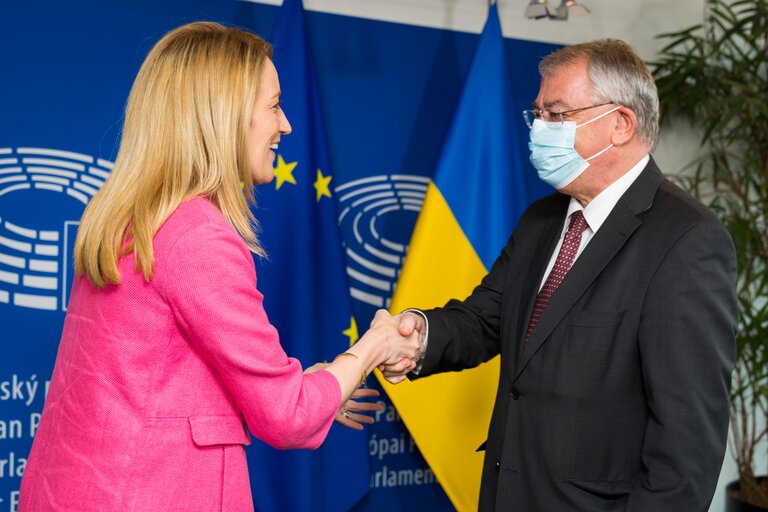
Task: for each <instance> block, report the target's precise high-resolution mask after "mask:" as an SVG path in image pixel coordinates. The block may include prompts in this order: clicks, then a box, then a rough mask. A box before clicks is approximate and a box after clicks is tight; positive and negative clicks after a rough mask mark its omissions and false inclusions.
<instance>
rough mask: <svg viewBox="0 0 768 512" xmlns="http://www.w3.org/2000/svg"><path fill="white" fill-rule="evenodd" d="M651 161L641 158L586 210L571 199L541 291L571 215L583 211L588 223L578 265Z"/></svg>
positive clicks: (580, 247)
mask: <svg viewBox="0 0 768 512" xmlns="http://www.w3.org/2000/svg"><path fill="white" fill-rule="evenodd" d="M650 159H651V157H650V156H649V155H645V156H644V157H643V158H641V159H640V161H639V162H637V163H636V164H635V165H634V166H633V167H632V168H631V169H630V170H629V171H627V172H626V173H624V175H623V176H622V177H621V178H619V179H617V180H616V181H614V182H613V183H611V184H610V185H609V186H608V187H606V189H605V190H603V191H602V192H600V193H599V194H598V195H596V196H595V198H594V199H592V201H590V202H589V204H587V206H586V208H585V207H583V206H581V203H580V202H579V201H578V199H576V198H575V197H571V202H570V204H569V205H568V212H567V213H566V215H565V221H564V222H563V229H562V231H560V239H559V240H558V241H557V246H555V250H554V251H552V255H551V256H550V257H549V264H548V265H547V269H546V270H545V271H544V276H543V277H542V278H541V283H539V290H541V288H542V287H543V286H544V283H545V282H546V280H547V277H548V276H549V273H550V272H552V267H554V266H555V260H557V255H558V253H559V252H560V247H561V246H562V245H563V239H564V238H565V232H566V231H568V224H569V223H570V221H569V219H570V218H571V215H572V214H573V213H574V212H576V211H578V210H581V212H582V214H583V215H584V220H586V221H587V229H585V230H584V232H583V233H582V234H581V244H579V249H578V251H576V256H574V258H573V263H576V260H577V259H578V257H579V255H581V253H582V252H584V248H585V247H586V246H587V244H588V243H589V242H590V240H592V237H594V236H595V233H597V230H598V229H600V226H602V225H603V222H605V219H607V218H608V215H610V214H611V212H612V211H613V207H614V206H616V203H618V202H619V199H621V196H623V195H624V192H626V191H627V189H628V188H629V187H630V186H631V185H632V184H633V183H634V182H635V180H636V179H637V177H638V176H640V173H641V172H643V169H645V166H646V165H647V164H648V160H650ZM571 265H573V264H571Z"/></svg>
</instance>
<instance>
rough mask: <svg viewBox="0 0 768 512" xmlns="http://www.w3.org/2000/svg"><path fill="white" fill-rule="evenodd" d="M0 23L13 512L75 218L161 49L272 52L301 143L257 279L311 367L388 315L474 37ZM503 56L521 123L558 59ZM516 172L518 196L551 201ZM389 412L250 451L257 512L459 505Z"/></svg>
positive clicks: (236, 10) (30, 8) (0, 405)
mask: <svg viewBox="0 0 768 512" xmlns="http://www.w3.org/2000/svg"><path fill="white" fill-rule="evenodd" d="M502 9H503V6H502ZM0 16H2V19H3V30H2V31H0V63H1V64H2V80H0V512H15V511H16V500H17V499H18V488H19V483H20V478H21V475H22V473H23V471H24V467H25V463H26V455H27V453H28V451H29V448H30V446H31V442H32V439H33V436H34V433H35V429H36V426H37V423H38V421H39V413H40V411H41V409H42V405H43V401H44V398H45V392H46V383H47V380H48V379H49V377H50V374H51V370H52V367H53V362H54V359H55V356H56V349H57V346H58V342H59V337H60V334H61V328H62V323H63V319H64V315H65V313H66V305H67V294H68V291H69V286H70V282H71V277H72V263H71V255H72V244H73V242H74V237H75V236H76V233H77V227H78V222H79V218H80V216H81V215H82V211H83V207H84V203H85V202H87V201H88V199H89V198H90V197H91V196H92V195H93V193H95V191H96V190H98V188H99V186H100V185H101V183H103V181H104V180H105V179H106V178H107V177H108V175H109V172H110V170H111V163H110V162H111V161H112V160H113V159H114V156H115V153H116V147H117V143H118V141H119V133H120V126H121V122H122V110H123V106H124V104H125V100H126V97H127V95H128V91H129V89H130V86H131V83H132V82H133V79H134V77H135V75H136V73H137V71H138V69H139V66H140V65H141V62H142V61H143V60H144V57H145V56H146V54H147V52H148V51H149V49H150V48H151V47H152V45H154V43H155V42H156V41H157V40H158V39H159V38H160V37H161V36H162V35H163V34H165V33H166V32H167V31H168V30H170V29H172V28H174V27H177V26H179V25H182V24H184V23H188V22H191V21H198V20H212V21H219V22H223V23H227V24H232V23H234V24H237V25H240V26H243V27H245V28H248V29H251V30H253V31H254V32H256V33H258V34H260V35H262V36H263V37H265V39H267V40H269V41H272V42H274V44H275V61H276V65H277V68H278V71H279V74H280V79H281V85H282V89H283V99H284V101H285V112H286V113H287V115H288V118H289V119H290V121H291V122H292V123H293V128H294V133H293V134H292V135H289V136H287V137H285V138H284V139H283V140H282V142H281V144H280V148H279V150H278V157H279V158H278V159H277V164H278V168H277V169H276V178H275V181H274V182H273V183H271V184H269V185H266V186H264V187H260V188H259V189H257V200H258V202H259V208H258V210H257V212H256V215H257V218H259V219H260V221H261V223H262V228H263V229H262V234H261V236H262V240H263V241H264V245H265V247H266V249H267V251H268V253H269V260H267V261H259V262H257V272H258V278H259V287H260V288H261V289H262V291H263V292H264V293H265V307H266V308H267V311H268V313H269V315H270V319H271V320H272V321H273V322H274V323H275V324H276V325H277V327H278V329H279V331H280V335H281V340H282V342H283V344H284V345H285V348H286V352H287V353H288V354H289V355H290V356H295V357H298V358H299V359H301V361H302V363H303V364H305V365H309V364H312V363H314V362H316V361H318V360H323V359H329V358H331V357H333V355H335V354H336V353H338V352H340V351H342V350H343V349H344V348H345V347H346V346H347V345H348V343H349V342H350V339H352V338H354V337H355V332H354V331H355V329H354V328H350V327H351V318H352V316H354V317H355V318H356V320H357V326H359V328H360V331H361V332H362V331H363V330H364V327H365V326H367V325H368V323H369V321H370V319H371V317H372V315H373V312H374V311H375V310H376V309H377V308H378V307H386V305H387V304H388V301H389V299H390V297H391V295H392V291H393V287H394V283H395V282H396V281H397V275H398V273H399V271H400V267H401V265H402V261H403V256H404V254H405V250H406V248H407V246H408V244H409V241H410V234H411V230H412V228H413V224H414V222H415V220H416V217H417V215H418V211H419V209H420V206H421V201H422V198H423V193H424V192H423V191H424V189H425V185H424V184H425V183H426V180H427V179H428V178H429V177H430V176H431V175H432V173H433V172H434V169H435V166H436V162H437V159H438V156H439V153H440V148H441V147H442V145H443V142H444V139H445V136H446V133H447V131H448V128H449V124H450V120H451V116H452V114H453V112H455V110H456V103H457V101H458V97H459V94H460V92H461V87H462V84H463V83H464V81H465V78H466V75H467V72H468V70H469V66H470V63H471V60H472V57H473V55H474V54H475V49H476V47H477V44H478V41H479V37H478V35H476V34H467V33H461V32H453V31H447V30H437V29H431V28H425V27H419V26H410V25H403V24H397V23H386V22H382V21H373V20H366V19H360V18H353V17H349V16H340V15H334V14H327V13H320V12H312V11H307V12H303V11H302V10H301V5H300V3H299V2H298V1H295V0H291V1H290V2H286V5H285V6H283V7H277V6H274V5H266V4H260V3H253V2H246V1H240V0H227V1H221V0H183V1H182V0H167V1H164V2H155V1H150V0H132V1H131V2H59V1H54V0H40V1H36V2H6V3H4V4H3V5H2V6H0ZM292 16H293V18H292ZM297 16H298V17H297ZM302 16H303V21H302ZM278 17H279V18H280V20H279V21H278ZM504 44H505V46H506V52H505V53H506V55H507V56H514V59H513V60H512V59H511V58H509V57H508V64H509V69H510V76H511V90H510V91H509V92H508V94H509V98H510V100H511V103H512V105H511V108H512V109H513V110H514V111H520V110H522V109H524V108H528V107H529V105H530V101H531V99H532V98H534V97H535V95H536V88H537V85H538V78H537V70H536V64H537V62H538V60H539V59H540V57H541V56H543V55H545V54H547V53H549V52H550V51H551V49H552V48H553V47H552V46H551V45H546V44H540V43H532V42H526V41H519V40H512V39H505V40H504ZM313 65H314V67H315V69H314V73H313V71H312V66H313ZM313 76H314V78H313ZM321 111H322V113H323V115H322V116H321V115H320V112H321ZM323 134H325V136H326V137H325V140H323ZM526 137H527V131H526V130H520V132H519V133H518V134H517V138H518V140H510V141H509V142H508V143H509V144H515V145H518V146H519V147H521V148H525V147H526V142H527V140H526ZM326 148H327V150H326ZM523 168H524V172H523V179H524V182H525V187H526V192H525V196H526V197H538V196H540V195H542V194H543V193H545V192H546V190H547V189H546V187H544V186H543V185H542V184H541V183H540V182H539V181H538V180H537V178H536V174H535V171H534V170H533V169H531V168H530V166H529V164H528V163H527V162H523ZM294 182H295V183H294ZM278 186H279V189H278ZM337 223H338V224H340V228H341V233H340V234H339V228H338V227H337ZM339 237H340V238H341V240H339ZM340 243H341V248H340V245H339V244H340ZM347 287H348V288H349V289H351V290H352V292H351V295H350V294H348V293H345V291H344V290H345V288H347ZM350 297H351V306H350ZM328 305H331V306H333V307H331V308H328V307H326V306H328ZM350 307H351V310H350ZM345 331H346V332H345ZM370 380H372V379H370ZM370 385H374V386H375V383H373V382H371V383H370ZM381 401H382V403H383V404H384V405H385V406H386V410H385V411H384V412H383V413H381V414H377V415H376V418H377V420H378V422H377V423H376V424H375V425H373V426H371V427H369V428H367V429H366V431H365V432H363V433H360V432H352V431H347V430H346V429H344V428H343V427H341V426H339V425H334V427H333V428H332V429H331V434H330V437H329V439H328V442H327V445H326V446H325V447H323V448H322V449H321V450H320V451H317V452H314V453H309V452H299V453H290V454H288V453H285V454H283V453H280V454H276V453H274V451H273V450H271V449H269V448H268V447H265V446H254V447H253V449H252V450H250V453H249V456H250V462H251V467H250V470H251V475H252V486H253V489H254V500H255V503H256V506H257V508H258V509H259V510H271V509H274V508H283V509H286V510H287V509H293V510H302V507H303V509H307V507H308V505H307V504H308V503H312V505H313V506H312V509H313V510H346V509H348V508H349V507H352V509H354V510H365V511H377V510H387V511H391V510H412V509H414V508H417V507H419V508H425V509H430V510H445V509H449V508H450V503H449V502H448V500H447V499H446V497H445V495H444V494H443V493H442V491H441V488H440V485H439V483H438V482H437V481H436V480H435V478H434V474H432V473H431V471H430V469H429V468H428V466H427V465H426V464H425V462H424V460H423V459H422V458H421V456H420V454H419V453H418V450H417V449H416V447H415V445H414V443H413V442H412V440H411V438H410V436H409V435H408V433H407V431H406V430H405V428H404V427H403V425H402V422H401V421H400V420H399V416H398V414H397V412H396V411H395V410H394V408H393V407H392V405H391V404H390V403H389V402H388V401H387V399H386V398H385V397H382V399H381ZM329 454H332V455H333V456H332V457H331V458H329V457H328V455H329ZM340 468H342V469H343V471H341V470H340ZM340 471H341V472H340ZM318 475H321V476H318ZM366 489H369V491H368V492H367V494H365V495H364V496H363V493H365V491H366ZM361 497H362V500H361V501H358V499H360V498H361ZM308 500H312V501H308ZM354 503H357V505H353V504H354Z"/></svg>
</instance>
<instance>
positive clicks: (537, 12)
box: [525, 0, 557, 20]
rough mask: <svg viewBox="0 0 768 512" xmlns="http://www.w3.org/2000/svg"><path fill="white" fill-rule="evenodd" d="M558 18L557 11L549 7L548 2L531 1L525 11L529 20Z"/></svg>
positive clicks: (544, 0) (541, 0)
mask: <svg viewBox="0 0 768 512" xmlns="http://www.w3.org/2000/svg"><path fill="white" fill-rule="evenodd" d="M554 16H557V10H556V9H555V8H554V7H552V6H551V5H549V2H547V0H531V3H530V4H528V7H527V8H526V9H525V17H526V18H528V19H529V20H534V19H535V20H537V19H541V18H551V17H554Z"/></svg>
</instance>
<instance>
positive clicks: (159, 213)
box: [75, 22, 272, 287]
mask: <svg viewBox="0 0 768 512" xmlns="http://www.w3.org/2000/svg"><path fill="white" fill-rule="evenodd" d="M271 57H272V48H271V46H269V44H268V43H266V42H265V41H264V40H263V39H261V38H260V37H258V36H256V35H254V34H250V33H248V32H245V31H242V30H239V29H236V28H230V27H225V26H223V25H219V24H217V23H208V22H198V23H190V24H188V25H184V26H182V27H179V28H177V29H175V30H172V31H171V32H169V33H168V34H166V35H165V36H164V37H163V38H162V39H161V40H160V41H159V42H158V43H157V44H156V45H155V46H154V48H152V50H151V51H150V52H149V55H148V56H147V58H146V60H145V61H144V63H143V64H142V66H141V69H140V70H139V73H138V75H137V76H136V80H135V81H134V83H133V87H132V88H131V93H130V95H129V97H128V103H127V105H126V109H125V122H124V125H123V132H122V140H121V143H120V150H119V151H118V154H117V159H116V161H115V165H114V168H113V169H112V174H111V176H110V177H109V179H107V181H106V183H105V184H104V186H103V187H102V189H101V190H100V191H99V192H98V193H97V194H96V195H95V196H94V197H93V199H92V200H91V201H90V203H89V204H88V206H87V207H86V209H85V213H84V214H83V218H82V220H81V223H80V228H79V232H78V235H77V241H76V242H75V271H76V272H77V273H78V274H79V275H82V274H85V275H86V276H88V278H89V279H90V280H91V281H92V282H93V283H94V284H95V285H96V286H99V287H103V286H104V285H105V284H107V283H110V284H117V283H119V282H120V272H119V270H118V260H119V259H120V257H121V256H122V255H124V254H127V253H130V252H133V253H134V256H135V268H136V271H137V272H139V271H140V272H142V273H143V274H144V278H145V279H146V280H147V281H150V280H151V278H152V272H153V264H154V251H153V248H152V239H153V237H154V236H155V234H156V233H157V231H158V230H159V229H160V227H161V226H162V224H163V222H165V220H166V219H167V218H168V217H169V216H170V215H171V213H173V211H174V210H175V209H176V208H177V207H178V206H179V205H180V204H181V203H183V202H184V201H186V200H188V199H190V198H193V197H196V196H203V197H207V198H209V199H211V200H212V201H213V202H214V204H216V205H217V207H218V208H219V210H221V212H222V214H223V215H224V216H225V217H226V219H227V220H228V221H229V223H230V224H231V225H232V227H233V228H234V229H235V230H236V231H237V232H238V233H239V234H240V236H241V237H242V238H243V240H244V241H245V243H246V244H247V245H248V247H249V249H250V250H251V251H252V252H254V253H255V254H258V255H260V256H263V255H264V251H263V249H262V248H261V246H260V245H259V241H258V239H257V237H256V227H257V225H256V220H255V218H254V217H253V213H252V212H251V210H250V208H249V205H252V204H254V203H255V201H254V198H253V183H252V179H251V173H250V170H249V165H248V152H247V134H248V128H249V125H250V117H251V111H252V108H253V102H254V99H255V97H256V92H257V90H258V87H259V77H260V76H261V75H260V73H261V69H262V64H263V63H264V59H267V58H271ZM243 184H244V185H243Z"/></svg>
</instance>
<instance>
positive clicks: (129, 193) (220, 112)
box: [20, 23, 419, 512]
mask: <svg viewBox="0 0 768 512" xmlns="http://www.w3.org/2000/svg"><path fill="white" fill-rule="evenodd" d="M270 58H271V48H270V47H269V45H268V44H267V43H265V42H264V41H263V40H262V39H260V38H259V37H257V36H255V35H253V34H249V33H247V32H244V31H241V30H237V29H234V28H227V27H224V26H221V25H218V24H214V23H193V24H190V25H186V26H183V27H180V28H178V29H176V30H174V31H172V32H170V33H169V34H167V35H166V36H165V37H163V39H161V40H160V41H159V42H158V43H157V45H156V46H155V47H154V48H153V49H152V51H151V52H150V53H149V55H148V57H147V59H146V61H145V62H144V64H143V65H142V67H141V70H140V71H139V74H138V76H137V77H136V81H135V82H134V85H133V88H132V89H131V93H130V97H129V99H128V104H127V108H126V113H125V125H124V128H123V135H122V142H121V145H120V151H119V153H118V156H117V161H116V163H115V166H114V169H113V171H112V176H111V177H110V178H109V180H107V182H106V184H105V185H104V188H103V189H102V190H101V191H100V192H99V193H98V194H97V195H96V196H95V197H94V198H93V200H92V201H91V203H90V204H89V205H88V207H87V208H86V211H85V213H84V215H83V218H82V222H81V224H80V230H79V234H78V238H77V242H76V247H75V269H76V272H77V277H76V279H75V282H74V284H73V287H72V294H71V300H70V304H69V309H68V313H67V317H66V320H65V324H64V331H63V334H62V338H61V344H60V347H59V353H58V356H57V359H56V365H55V367H54V372H53V377H52V381H51V386H50V392H49V394H48V397H47V401H46V404H45V408H44V410H43V416H42V421H41V424H40V428H39V430H38V433H37V436H36V439H35V441H34V444H33V447H32V451H31V453H30V456H29V459H28V463H27V466H26V471H25V474H24V478H23V481H22V486H21V502H20V510H21V511H22V512H33V511H51V510H60V511H98V512H107V511H120V512H123V511H141V512H148V511H150V512H151V511H167V510H183V511H187V512H190V511H198V510H199V511H212V510H233V511H242V510H252V509H253V504H252V501H251V494H250V486H249V481H248V471H247V467H246V461H245V452H244V445H247V444H248V443H249V442H250V441H249V434H248V431H247V430H246V424H247V427H248V429H249V430H250V432H251V433H252V434H253V435H255V436H256V437H258V438H260V439H262V440H264V441H266V442H267V443H269V444H271V445H272V446H275V447H278V448H315V447H317V446H318V445H319V444H320V443H322V441H323V439H324V438H325V436H326V434H327V432H328V429H329V428H330V426H331V424H332V422H333V420H334V417H336V416H337V415H338V412H339V410H340V407H341V405H342V404H345V402H346V401H347V400H348V399H349V398H350V396H351V395H352V393H353V392H354V391H355V390H356V389H357V388H358V386H360V384H361V382H363V381H364V380H365V377H366V375H367V374H368V373H369V372H370V371H371V370H372V369H373V368H374V367H376V366H377V365H379V364H382V363H385V362H388V363H392V362H395V361H397V360H398V359H400V358H402V357H407V358H410V359H412V360H415V359H416V358H417V357H418V356H419V348H418V342H417V340H416V339H415V338H411V339H402V338H400V337H399V336H397V335H396V334H395V329H396V327H395V324H394V321H388V319H386V318H385V317H384V315H380V320H381V324H380V325H381V327H379V326H378V324H377V327H376V328H375V329H373V330H371V331H369V332H368V333H367V334H366V335H365V336H363V338H362V339H361V340H360V341H359V342H358V343H357V344H356V345H355V346H353V347H352V348H350V349H349V350H348V351H347V352H345V353H343V354H342V355H341V356H342V357H339V358H337V359H336V361H334V362H332V363H330V364H327V365H319V366H318V365H316V366H315V367H312V370H315V371H311V372H309V371H308V372H306V373H305V372H303V371H302V368H301V365H300V363H299V362H298V361H297V360H295V359H291V358H289V357H287V356H286V354H285V353H284V351H283V350H282V348H281V346H280V343H279V340H278V335H277V332H276V331H275V329H274V328H273V327H272V326H271V325H270V323H269V320H268V319H267V317H266V314H265V313H264V309H263V307H262V296H261V294H260V293H259V292H258V291H257V289H256V274H255V270H254V265H253V260H252V256H251V253H255V254H258V255H263V254H264V251H263V249H262V247H261V246H260V245H259V242H258V239H257V237H256V234H255V233H254V227H253V226H254V223H255V221H254V219H253V217H252V214H251V212H250V209H249V204H248V202H249V201H252V200H253V185H254V184H261V183H267V182H269V181H271V180H272V177H273V171H272V165H273V160H274V158H275V153H274V149H275V148H276V147H277V145H278V144H279V143H280V138H281V137H282V136H285V135H288V134H289V133H290V131H291V126H290V124H289V123H288V120H287V119H286V117H285V115H284V114H283V112H282V110H281V109H280V101H279V97H280V85H279V81H278V76H277V72H276V71H275V67H274V65H273V64H272V62H271V60H270ZM242 183H244V184H245V185H244V187H243V185H241V184H242ZM243 189H244V190H243Z"/></svg>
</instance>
